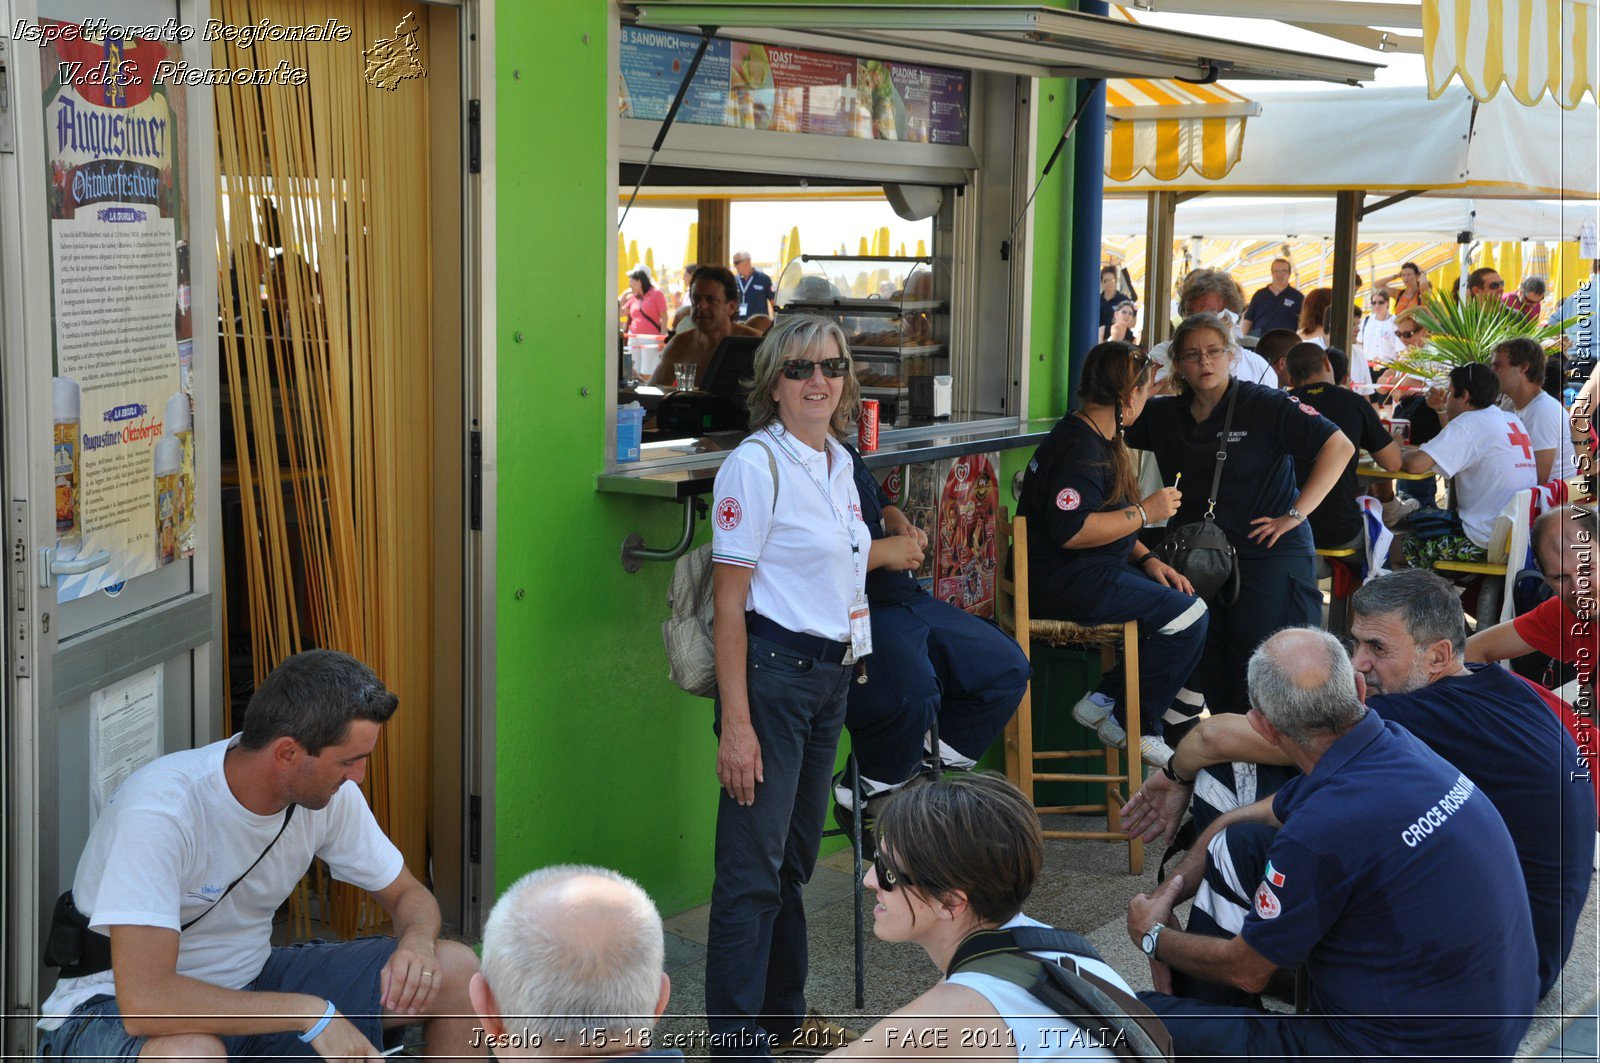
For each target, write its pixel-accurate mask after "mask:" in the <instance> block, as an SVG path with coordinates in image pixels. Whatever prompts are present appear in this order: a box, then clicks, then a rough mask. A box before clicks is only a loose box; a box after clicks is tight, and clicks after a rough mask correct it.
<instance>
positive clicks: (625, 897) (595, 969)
mask: <svg viewBox="0 0 1600 1063" xmlns="http://www.w3.org/2000/svg"><path fill="white" fill-rule="evenodd" d="M665 948H666V944H665V938H664V937H663V935H662V930H661V914H660V913H659V912H658V911H656V906H655V904H654V902H652V901H651V900H650V897H649V895H648V894H646V893H645V892H644V890H642V889H640V888H639V886H638V884H637V883H635V882H633V880H631V879H628V878H625V877H623V876H622V875H619V874H617V872H615V871H609V870H606V869H605V868H600V867H587V866H583V865H578V864H562V865H559V866H556V867H547V868H544V869H543V870H540V871H534V872H531V873H530V874H527V875H524V876H523V877H522V878H520V879H518V880H517V882H516V883H514V884H513V885H512V886H511V888H510V889H508V890H506V891H505V893H503V894H501V896H500V900H499V901H497V902H496V903H495V906H494V910H493V911H492V912H490V913H489V922H488V925H487V926H486V927H485V929H484V932H483V970H482V972H481V973H480V974H478V975H477V976H476V977H474V978H473V979H472V986H471V994H472V1006H473V1008H474V1009H475V1010H476V1011H477V1013H478V1017H479V1018H480V1019H481V1020H482V1021H483V1026H482V1028H481V1030H480V1032H479V1037H478V1043H480V1044H482V1045H485V1046H487V1047H488V1048H491V1049H493V1050H494V1054H495V1055H496V1056H498V1057H499V1058H501V1059H506V1058H508V1057H513V1056H514V1057H521V1058H537V1057H547V1056H672V1057H681V1056H682V1055H683V1053H682V1052H680V1051H678V1050H677V1049H665V1050H661V1051H651V1050H650V1048H651V1042H652V1040H653V1039H654V1035H655V1026H656V1021H657V1020H658V1019H660V1017H661V1013H662V1012H663V1011H665V1010H666V1008H667V998H668V997H669V996H670V995H671V992H672V982H671V980H670V979H668V978H667V975H666V973H665V971H664V970H663V969H662V967H663V958H664V955H665Z"/></svg>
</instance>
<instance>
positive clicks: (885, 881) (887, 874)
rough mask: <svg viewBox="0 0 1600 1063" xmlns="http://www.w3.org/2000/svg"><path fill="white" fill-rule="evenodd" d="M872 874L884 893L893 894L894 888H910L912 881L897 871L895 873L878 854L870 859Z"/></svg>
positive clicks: (880, 854) (881, 855)
mask: <svg viewBox="0 0 1600 1063" xmlns="http://www.w3.org/2000/svg"><path fill="white" fill-rule="evenodd" d="M872 874H873V876H874V877H875V878H876V879H877V880H878V885H879V887H881V888H882V889H883V892H885V893H893V892H894V888H895V887H896V886H910V885H913V883H912V881H911V880H910V879H908V878H906V876H905V875H904V874H903V873H902V872H899V871H896V870H895V869H894V867H893V865H891V864H890V863H889V862H888V861H887V860H885V859H884V858H883V854H882V853H881V852H880V853H879V854H878V855H877V856H874V857H873V858H872Z"/></svg>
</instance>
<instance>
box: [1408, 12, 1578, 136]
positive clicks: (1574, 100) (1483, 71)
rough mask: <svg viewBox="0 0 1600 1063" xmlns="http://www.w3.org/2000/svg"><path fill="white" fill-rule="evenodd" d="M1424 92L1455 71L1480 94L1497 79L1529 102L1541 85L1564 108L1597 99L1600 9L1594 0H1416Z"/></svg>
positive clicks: (1486, 94)
mask: <svg viewBox="0 0 1600 1063" xmlns="http://www.w3.org/2000/svg"><path fill="white" fill-rule="evenodd" d="M1422 52H1423V58H1424V60H1425V62H1426V64H1427V67H1428V93H1429V95H1430V96H1433V97H1435V98H1437V97H1438V96H1439V95H1440V94H1442V93H1443V92H1444V90H1445V87H1446V86H1447V85H1448V84H1449V83H1450V78H1451V77H1452V75H1459V76H1460V78H1461V83H1462V84H1463V85H1465V86H1466V87H1467V90H1468V91H1469V92H1471V93H1472V95H1474V96H1476V97H1477V98H1478V99H1480V100H1488V99H1492V98H1493V97H1494V95H1495V93H1497V92H1499V91H1500V86H1501V85H1502V84H1503V85H1505V86H1506V87H1507V88H1508V89H1510V90H1511V94H1512V95H1513V96H1515V97H1516V98H1517V99H1518V101H1520V102H1521V103H1524V104H1527V105H1528V106H1530V107H1531V106H1533V105H1534V104H1535V103H1537V102H1538V101H1539V98H1540V97H1541V96H1543V95H1544V94H1545V92H1546V91H1548V92H1549V93H1550V95H1551V96H1553V97H1554V98H1555V101H1556V102H1557V103H1559V104H1560V105H1561V106H1562V107H1564V108H1566V109H1567V110H1569V111H1570V110H1572V109H1573V108H1574V107H1576V106H1578V103H1579V102H1580V101H1581V100H1582V99H1583V94H1584V93H1586V92H1587V93H1589V95H1590V96H1591V97H1594V98H1595V99H1596V100H1597V102H1600V75H1597V73H1596V65H1597V62H1600V60H1597V54H1600V8H1597V7H1596V5H1595V3H1594V0H1487V2H1485V0H1422Z"/></svg>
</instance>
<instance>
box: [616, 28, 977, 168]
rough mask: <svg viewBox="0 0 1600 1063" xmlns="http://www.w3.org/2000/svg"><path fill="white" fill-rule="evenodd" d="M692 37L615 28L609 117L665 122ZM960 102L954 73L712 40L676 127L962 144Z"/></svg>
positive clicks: (961, 75)
mask: <svg viewBox="0 0 1600 1063" xmlns="http://www.w3.org/2000/svg"><path fill="white" fill-rule="evenodd" d="M700 40H701V39H700V38H699V37H696V36H694V35H693V34H688V33H674V32H671V31H669V30H653V29H642V28H640V27H637V26H625V27H623V30H622V61H621V77H620V84H619V85H618V87H617V91H618V111H619V113H620V114H621V115H622V116H623V117H624V118H644V119H653V120H657V121H659V120H660V119H662V118H665V117H666V114H667V109H668V108H669V107H670V106H671V104H672V99H673V97H674V96H675V95H676V94H677V91H678V86H679V85H680V84H682V81H683V77H684V75H685V74H687V73H688V69H689V64H690V62H691V60H692V59H693V57H694V53H695V50H696V49H697V48H698V47H699V45H700ZM967 97H968V77H967V73H966V72H965V71H962V70H950V69H946V68H944V67H934V66H921V65H918V64H914V63H890V62H886V61H884V60H878V59H864V58H859V57H857V56H851V55H842V54H838V53H835V52H817V51H808V50H803V49H798V48H778V47H773V46H771V45H765V44H750V43H747V42H745V41H726V40H721V39H717V38H713V39H712V41H711V44H710V46H709V47H708V49H707V51H706V55H705V58H704V59H703V60H702V61H701V64H700V69H699V70H697V71H696V72H695V79H694V82H693V83H692V84H691V85H690V87H689V92H688V94H687V95H686V96H685V97H684V105H683V108H682V109H681V110H680V111H679V112H678V121H680V122H687V123H689V124H691V125H714V126H731V127H734V128H738V129H766V130H772V131H774V132H780V133H810V134H815V135H819V136H832V137H852V138H855V139H858V140H895V141H907V142H911V143H918V144H965V143H967Z"/></svg>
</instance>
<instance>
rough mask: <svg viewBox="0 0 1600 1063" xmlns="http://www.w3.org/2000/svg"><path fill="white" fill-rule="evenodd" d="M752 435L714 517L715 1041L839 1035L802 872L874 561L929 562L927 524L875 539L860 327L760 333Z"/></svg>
mask: <svg viewBox="0 0 1600 1063" xmlns="http://www.w3.org/2000/svg"><path fill="white" fill-rule="evenodd" d="M754 377H755V379H754V385H753V387H752V388H751V391H750V397H749V408H750V428H751V434H750V437H749V438H748V439H746V440H745V441H744V442H743V443H741V444H740V445H739V447H738V448H737V449H735V450H734V452H733V453H732V454H730V455H728V459H727V461H725V462H724V463H723V465H722V468H721V469H720V470H718V472H717V480H716V488H715V497H716V505H715V508H714V510H713V528H712V547H711V549H712V560H713V562H714V565H713V577H712V578H713V584H712V593H713V600H714V604H715V622H714V636H713V637H714V641H715V646H716V661H717V687H718V696H717V701H716V730H717V735H718V745H717V779H718V781H719V782H720V783H721V784H722V794H721V796H720V798H719V803H718V806H717V833H716V855H715V868H716V879H715V882H714V883H713V885H712V892H711V926H710V933H709V940H708V941H707V945H706V1012H707V1015H708V1017H709V1021H710V1027H711V1034H712V1043H711V1050H712V1054H713V1055H745V1056H748V1055H755V1056H758V1057H759V1056H761V1055H763V1054H764V1053H765V1052H766V1051H768V1050H781V1049H783V1048H785V1047H788V1046H790V1045H792V1044H795V1043H800V1044H807V1043H810V1044H816V1045H820V1046H822V1047H832V1046H833V1045H836V1044H840V1043H843V1039H844V1036H845V1031H844V1030H843V1028H842V1027H839V1026H837V1025H835V1024H832V1023H828V1022H827V1021H826V1020H824V1019H821V1018H820V1017H819V1016H810V1015H808V1014H807V1009H806V1001H805V984H806V959H807V953H806V924H805V910H804V908H803V907H802V904H801V887H802V886H803V885H804V884H805V882H806V881H807V879H809V878H810V877H811V871H812V868H813V867H814V866H815V865H816V860H817V848H818V845H819V843H820V841H821V837H822V828H823V821H824V819H825V817H826V815H827V803H828V790H829V785H828V784H829V779H830V777H831V776H832V774H833V762H834V754H835V752H836V750H837V748H838V744H839V731H840V728H841V727H842V726H843V724H844V714H845V702H846V696H847V693H848V689H849V683H850V680H851V679H852V678H853V677H854V676H855V675H856V673H857V668H858V665H857V663H856V662H857V660H858V659H859V658H863V657H865V656H866V655H867V654H869V653H870V652H871V635H870V630H871V629H870V626H869V620H868V609H867V600H866V596H865V592H864V587H865V582H866V574H867V570H868V569H869V568H871V567H877V566H884V565H888V566H891V567H904V568H915V567H916V566H917V564H919V563H920V561H921V551H920V548H919V547H918V546H917V545H916V542H915V541H914V540H913V539H912V538H911V537H909V536H903V535H897V536H892V537H890V538H888V539H882V540H878V541H877V542H874V541H873V539H872V535H871V533H870V532H869V530H868V529H867V526H866V525H865V524H864V523H863V522H862V519H861V499H860V496H859V494H858V493H857V491H856V486H855V479H854V476H853V473H852V467H851V461H850V454H849V452H848V451H847V450H845V448H844V446H843V445H842V444H841V443H840V442H839V440H840V438H842V437H843V436H844V434H845V432H846V430H847V429H848V427H849V426H850V423H851V421H852V420H853V418H854V415H855V411H856V407H857V404H858V401H859V397H860V389H859V387H858V386H857V384H856V380H855V374H854V370H853V364H852V362H851V359H850V350H849V347H848V345H847V344H846V342H845V337H844V333H843V331H841V330H840V328H839V326H838V325H836V324H834V323H833V322H831V321H826V320H823V319H822V318H818V317H810V316H805V315H797V316H793V317H785V318H784V319H783V320H782V321H780V322H779V323H778V324H777V325H776V326H775V327H774V328H773V329H772V331H771V332H770V333H768V334H767V337H766V338H765V339H764V340H763V341H762V343H761V346H760V347H758V348H757V349H756V354H755V364H754Z"/></svg>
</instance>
